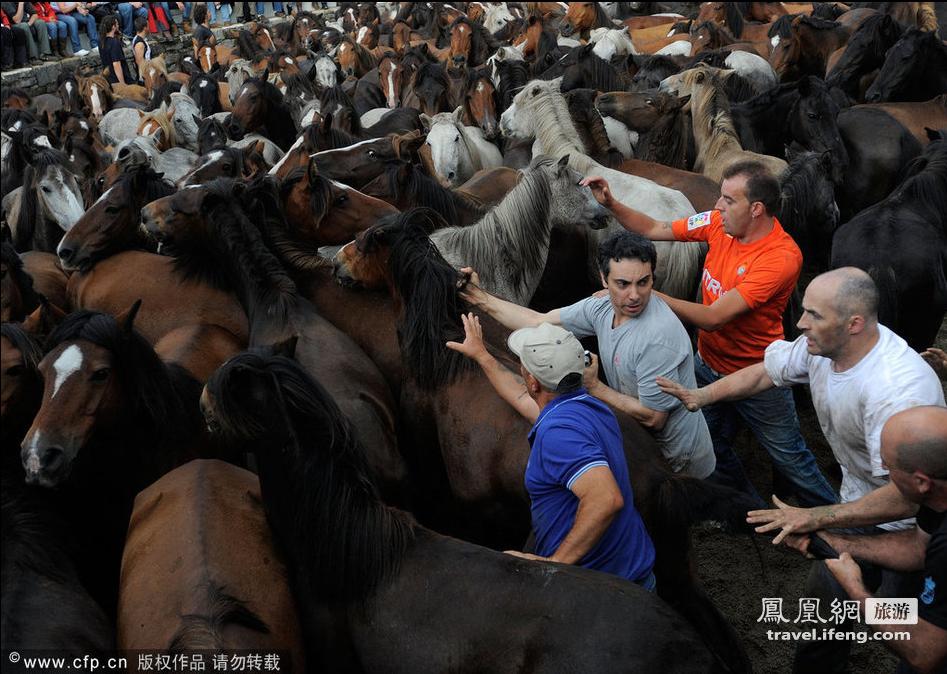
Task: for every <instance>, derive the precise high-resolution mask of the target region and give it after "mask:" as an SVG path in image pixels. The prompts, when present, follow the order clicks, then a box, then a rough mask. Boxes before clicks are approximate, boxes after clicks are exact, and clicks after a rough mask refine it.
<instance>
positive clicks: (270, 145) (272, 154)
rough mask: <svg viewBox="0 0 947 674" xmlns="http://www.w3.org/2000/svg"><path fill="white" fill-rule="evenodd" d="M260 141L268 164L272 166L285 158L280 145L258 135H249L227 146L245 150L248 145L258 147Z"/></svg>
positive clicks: (232, 141) (228, 142)
mask: <svg viewBox="0 0 947 674" xmlns="http://www.w3.org/2000/svg"><path fill="white" fill-rule="evenodd" d="M260 141H263V159H264V161H266V163H267V164H269V165H270V166H272V165H273V164H276V163H278V162H279V160H280V159H282V158H283V151H282V150H281V149H280V148H279V145H277V144H276V143H274V142H273V141H271V140H270V139H269V138H267V137H266V136H261V135H260V134H258V133H248V134H246V135H245V136H244V137H243V138H241V139H240V140H230V141H227V145H230V146H231V147H237V148H241V149H243V148H245V147H247V146H248V145H256V144H257V143H258V142H260Z"/></svg>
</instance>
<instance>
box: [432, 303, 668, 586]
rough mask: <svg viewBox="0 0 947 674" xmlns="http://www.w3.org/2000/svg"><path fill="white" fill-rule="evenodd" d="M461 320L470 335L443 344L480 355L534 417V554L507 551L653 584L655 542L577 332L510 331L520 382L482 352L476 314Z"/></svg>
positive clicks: (530, 476)
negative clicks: (589, 378)
mask: <svg viewBox="0 0 947 674" xmlns="http://www.w3.org/2000/svg"><path fill="white" fill-rule="evenodd" d="M463 319H464V329H465V332H466V339H465V340H464V342H463V343H462V344H461V343H458V342H448V344H447V346H448V347H450V348H452V349H454V350H456V351H460V352H461V353H463V354H465V355H467V356H468V357H470V358H473V359H474V360H476V361H477V362H478V363H479V364H480V366H481V367H482V368H483V370H484V372H485V373H486V374H487V377H488V378H489V379H490V382H491V383H492V384H493V386H494V388H496V390H497V392H498V393H499V394H500V396H501V397H503V399H504V400H506V401H507V402H509V403H510V404H511V405H513V407H514V408H516V409H517V410H518V411H519V412H520V413H521V414H522V415H523V416H525V417H526V418H528V419H530V420H531V421H535V424H534V426H533V428H532V430H530V432H529V436H528V437H529V442H530V454H529V462H528V463H527V464H526V490H527V491H528V492H529V497H530V511H531V513H532V521H533V532H534V533H535V536H536V548H535V549H536V554H535V555H529V554H523V553H518V552H513V551H510V552H511V554H515V555H519V556H523V557H527V558H530V559H540V560H549V561H554V562H561V563H563V564H578V565H580V566H584V567H586V568H589V569H597V570H599V571H604V572H606V573H611V574H614V575H616V576H621V577H622V578H626V579H628V580H630V581H632V582H635V583H638V584H640V585H641V586H643V587H644V588H646V589H648V590H652V591H653V590H654V587H655V581H654V574H653V573H652V567H653V566H654V545H653V544H652V542H651V538H650V537H649V536H648V532H647V530H646V529H645V526H644V522H642V520H641V516H640V515H639V514H638V511H637V510H635V505H634V495H633V493H632V490H631V483H630V481H629V479H628V464H627V462H626V461H625V453H624V447H623V443H622V436H621V431H620V429H619V428H618V421H617V420H616V419H615V415H614V414H613V413H612V411H611V410H610V409H609V408H608V406H607V405H606V404H605V403H603V402H601V401H600V400H597V399H596V398H593V397H592V396H590V395H589V394H588V392H587V391H586V390H585V389H584V388H582V373H583V371H584V370H585V364H586V363H585V351H584V350H583V349H582V345H581V344H580V343H579V340H578V339H576V338H575V335H573V334H572V333H571V332H568V331H567V330H564V329H563V328H560V327H558V326H554V325H550V324H549V323H542V324H540V325H538V326H536V327H530V328H523V329H521V330H517V331H515V332H513V333H512V334H511V335H510V337H509V341H508V344H509V347H510V350H512V351H513V353H515V354H516V355H517V356H519V358H520V374H521V375H522V377H523V381H520V380H518V379H517V378H516V377H515V376H514V374H513V373H512V372H510V371H509V370H507V369H506V368H504V367H503V366H502V365H500V363H499V362H498V361H497V360H496V359H495V358H493V356H491V355H490V354H489V353H488V352H487V350H486V348H485V347H484V345H483V333H482V330H481V328H480V321H479V319H478V318H477V317H476V316H474V315H473V314H470V315H468V316H464V317H463ZM524 383H525V392H524V386H523V384H524ZM524 393H525V394H526V395H524Z"/></svg>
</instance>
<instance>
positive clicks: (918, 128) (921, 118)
mask: <svg viewBox="0 0 947 674" xmlns="http://www.w3.org/2000/svg"><path fill="white" fill-rule="evenodd" d="M852 107H853V108H858V109H862V108H868V109H871V108H873V109H876V110H884V111H885V112H886V113H888V114H889V115H891V116H892V117H894V118H895V119H896V120H898V121H899V122H901V125H902V126H903V127H904V128H905V129H907V130H908V131H910V132H911V135H912V136H914V137H915V138H917V140H918V142H920V143H921V145H927V144H928V143H930V142H931V139H930V136H929V135H928V133H927V129H947V94H941V95H940V96H937V97H936V98H932V99H931V100H929V101H926V102H924V103H911V102H903V103H866V104H864V105H855V106H852Z"/></svg>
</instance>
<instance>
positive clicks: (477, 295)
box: [460, 267, 486, 306]
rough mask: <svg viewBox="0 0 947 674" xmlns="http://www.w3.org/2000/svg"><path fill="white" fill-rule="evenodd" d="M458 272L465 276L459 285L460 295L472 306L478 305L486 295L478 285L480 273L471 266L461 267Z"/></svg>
mask: <svg viewBox="0 0 947 674" xmlns="http://www.w3.org/2000/svg"><path fill="white" fill-rule="evenodd" d="M460 273H461V274H463V276H464V277H465V278H466V281H465V282H463V284H462V285H461V286H460V296H461V297H463V298H464V299H465V300H467V301H468V302H469V303H470V304H473V305H474V306H477V305H479V304H480V302H482V301H483V300H484V298H485V296H486V293H485V292H484V291H483V289H482V288H481V287H480V275H479V274H477V272H475V271H474V269H473V267H461V269H460Z"/></svg>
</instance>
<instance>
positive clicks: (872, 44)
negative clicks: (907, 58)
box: [827, 14, 903, 93]
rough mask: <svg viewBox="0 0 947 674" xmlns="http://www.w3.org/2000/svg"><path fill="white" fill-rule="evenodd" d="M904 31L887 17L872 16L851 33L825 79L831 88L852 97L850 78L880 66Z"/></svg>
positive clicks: (880, 15) (881, 15) (883, 15)
mask: <svg viewBox="0 0 947 674" xmlns="http://www.w3.org/2000/svg"><path fill="white" fill-rule="evenodd" d="M902 32H903V29H902V28H901V26H900V25H899V24H898V22H897V21H895V20H894V19H892V18H891V17H890V16H889V15H887V14H874V15H872V16H869V17H868V18H867V19H865V20H864V21H863V22H862V23H861V24H860V25H859V26H858V28H856V29H855V30H854V31H853V32H852V36H851V37H850V38H849V40H848V44H847V45H846V46H845V51H844V52H843V53H842V56H841V57H840V58H839V60H838V61H837V62H836V63H835V67H834V68H832V72H831V74H829V76H828V77H827V83H828V84H829V85H830V86H842V87H844V88H845V89H846V93H854V88H853V85H854V84H855V82H854V81H853V78H854V77H855V76H856V75H858V74H861V73H862V72H863V71H867V70H868V69H870V68H871V67H872V66H876V65H881V63H883V62H884V55H885V52H887V51H888V49H889V48H890V47H891V46H892V45H893V44H894V43H895V42H897V41H898V40H899V39H900V38H901V34H902Z"/></svg>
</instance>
